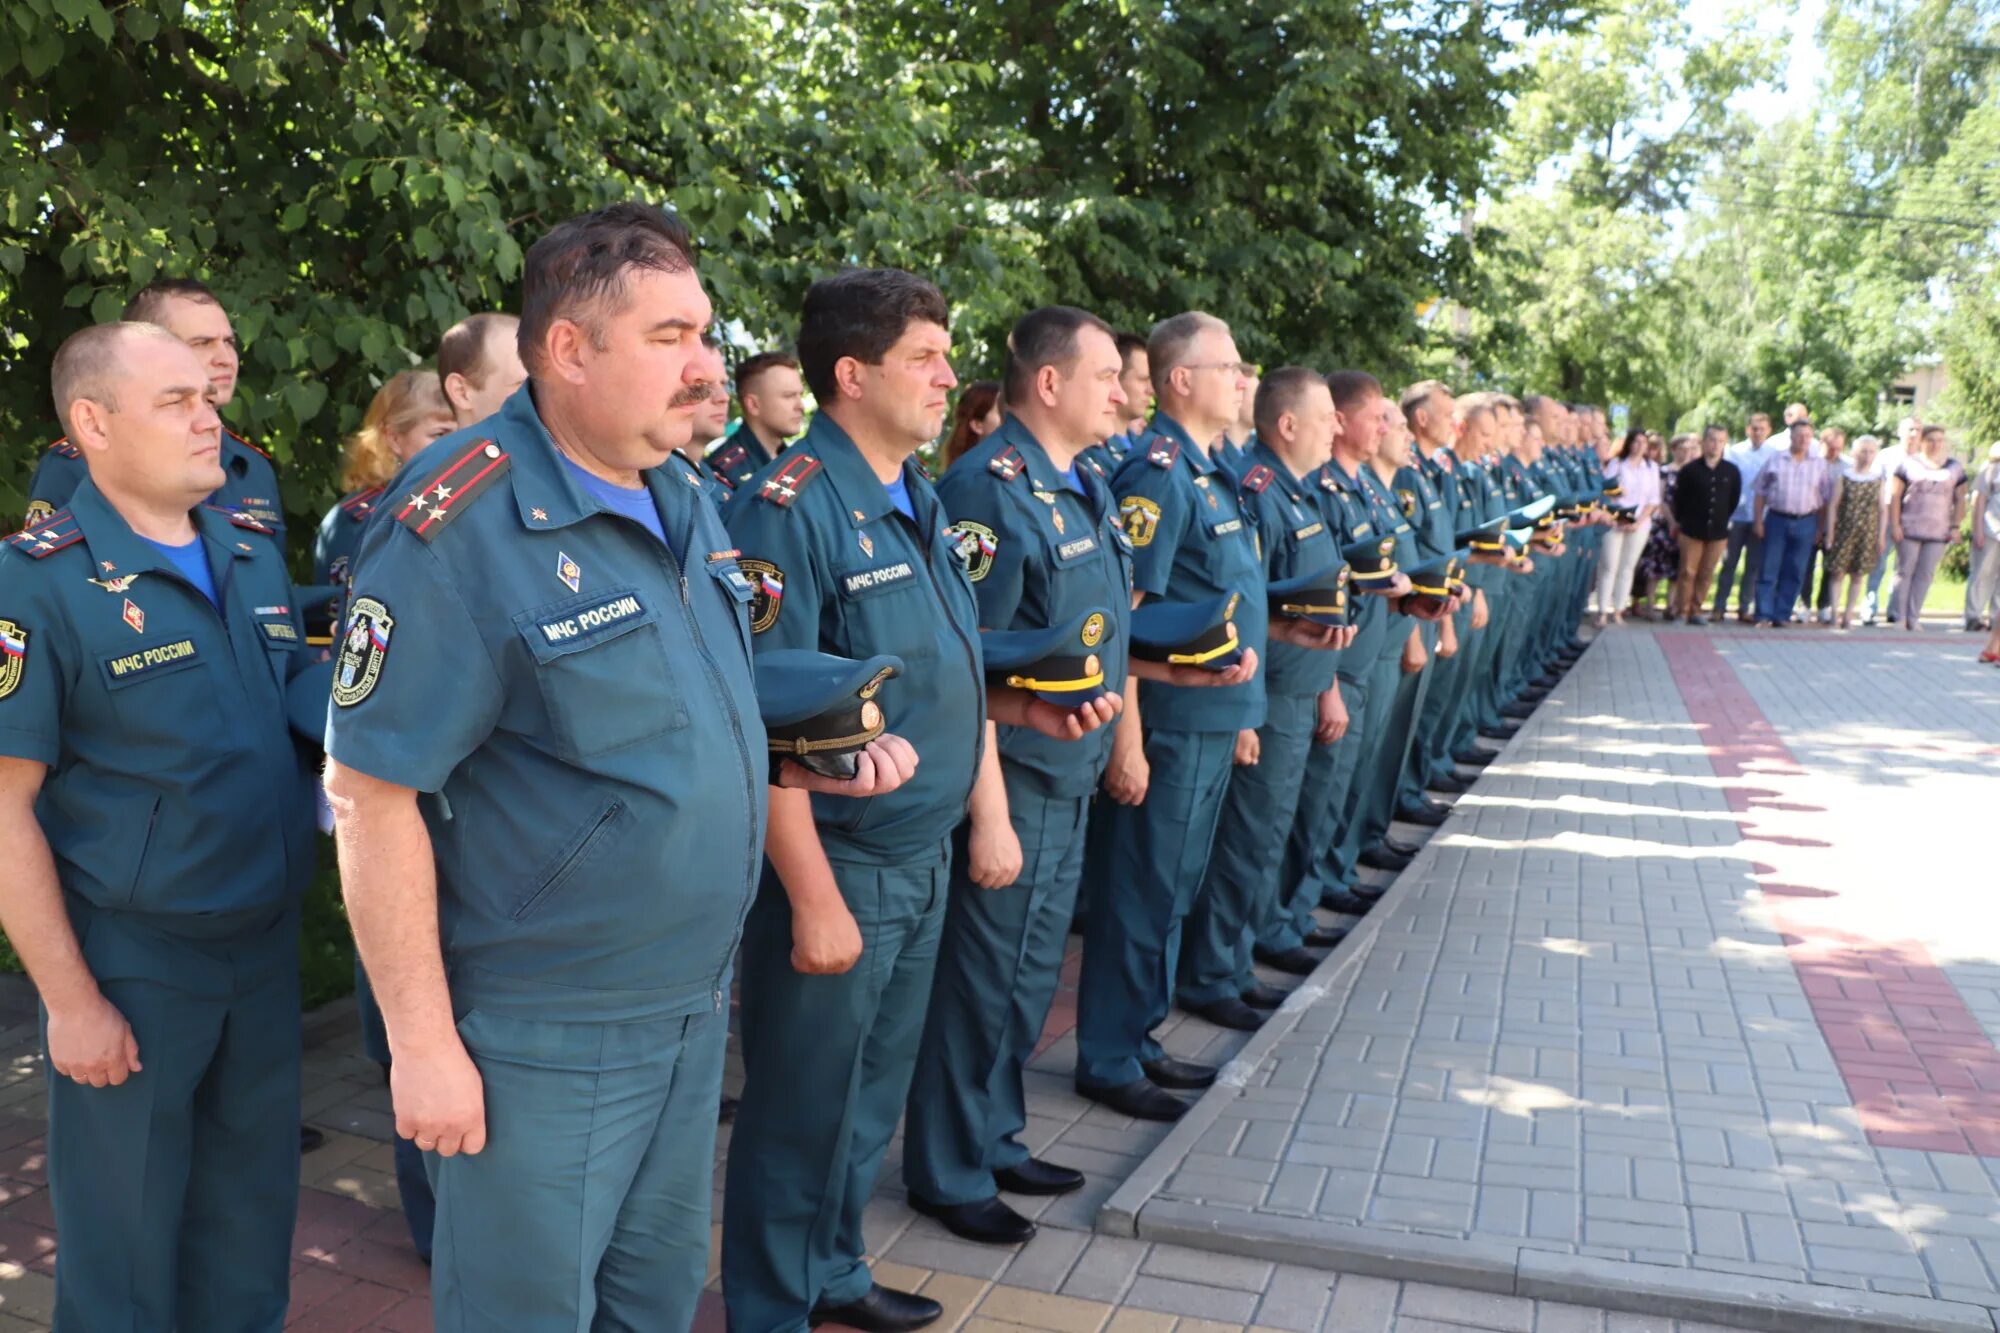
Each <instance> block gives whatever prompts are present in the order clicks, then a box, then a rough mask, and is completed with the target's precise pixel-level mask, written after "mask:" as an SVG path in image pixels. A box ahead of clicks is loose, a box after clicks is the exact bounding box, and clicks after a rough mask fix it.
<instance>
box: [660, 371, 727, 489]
mask: <svg viewBox="0 0 2000 1333" xmlns="http://www.w3.org/2000/svg"><path fill="white" fill-rule="evenodd" d="M701 344H702V351H703V353H704V354H705V355H706V356H707V358H708V370H709V374H710V375H712V376H713V377H714V379H713V381H712V382H711V385H710V388H709V391H708V397H706V398H704V399H702V401H701V402H699V403H697V404H695V409H694V422H693V431H692V433H691V434H690V435H689V437H688V442H687V443H686V444H684V445H682V446H681V447H680V448H678V449H676V450H674V456H673V457H672V458H671V459H669V460H668V463H669V464H670V465H671V466H672V468H673V470H674V472H676V473H677V474H679V476H680V477H681V479H682V480H683V481H685V482H687V483H688V484H689V485H690V486H693V487H695V488H696V489H697V490H699V491H700V492H701V493H702V494H703V495H705V496H707V497H708V502H709V503H710V504H712V505H714V506H715V507H716V510H717V511H718V512H720V510H721V509H722V507H723V506H724V505H726V504H728V503H729V497H730V496H731V495H734V494H735V493H736V483H735V482H733V481H731V480H730V479H729V478H728V477H726V476H724V475H723V474H722V473H720V472H717V471H716V470H715V469H714V468H713V467H711V466H709V462H708V457H707V454H708V447H709V446H710V445H711V444H714V443H715V442H716V441H717V440H719V439H721V438H722V432H723V431H724V430H725V429H727V428H728V426H729V391H728V390H727V389H725V388H724V387H723V383H722V377H723V375H724V373H725V372H724V371H723V368H722V349H721V345H720V344H719V343H718V342H717V341H716V339H715V337H714V336H713V335H712V334H703V335H702V340H701Z"/></svg>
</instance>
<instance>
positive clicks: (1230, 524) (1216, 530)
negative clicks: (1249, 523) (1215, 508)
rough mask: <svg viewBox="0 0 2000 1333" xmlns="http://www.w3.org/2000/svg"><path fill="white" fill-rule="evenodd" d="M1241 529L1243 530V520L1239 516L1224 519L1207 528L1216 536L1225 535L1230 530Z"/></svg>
mask: <svg viewBox="0 0 2000 1333" xmlns="http://www.w3.org/2000/svg"><path fill="white" fill-rule="evenodd" d="M1241 531H1243V520H1242V519H1240V518H1231V519H1225V520H1224V521H1222V522H1220V523H1218V524H1216V525H1215V526H1214V527H1212V528H1210V529H1209V532H1210V533H1211V534H1212V535H1214V536H1217V537H1227V536H1228V535H1229V534H1230V533H1232V532H1241Z"/></svg>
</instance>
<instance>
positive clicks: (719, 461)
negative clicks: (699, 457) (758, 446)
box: [708, 440, 750, 474]
mask: <svg viewBox="0 0 2000 1333" xmlns="http://www.w3.org/2000/svg"><path fill="white" fill-rule="evenodd" d="M749 461H750V451H749V450H748V449H745V448H744V447H743V444H742V441H740V440H732V441H730V442H729V443H728V444H725V445H723V446H722V448H720V449H717V450H716V451H715V457H713V458H711V459H709V460H708V465H709V466H710V467H712V468H714V469H715V470H716V471H717V472H720V473H725V474H726V473H728V472H730V471H733V470H734V469H736V468H739V467H742V466H743V465H744V464H745V463H747V462H749Z"/></svg>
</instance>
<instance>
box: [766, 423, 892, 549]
mask: <svg viewBox="0 0 2000 1333" xmlns="http://www.w3.org/2000/svg"><path fill="white" fill-rule="evenodd" d="M801 446H803V447H806V448H809V449H811V450H812V453H813V457H815V458H817V459H819V463H820V466H821V467H822V468H824V469H825V470H826V481H827V484H828V485H829V486H831V487H833V493H834V495H835V497H836V498H838V499H839V501H840V512H841V513H843V514H845V515H846V516H847V521H848V523H849V524H851V525H852V526H854V527H857V528H859V527H862V526H864V525H866V524H869V523H872V522H874V521H875V520H876V519H878V518H886V517H888V516H889V515H890V514H893V513H896V512H898V511H897V509H896V502H895V501H894V500H892V499H890V498H889V488H888V487H887V486H885V485H883V484H882V479H881V478H880V477H878V476H876V475H875V469H874V468H872V467H870V466H868V460H867V459H866V458H863V457H862V456H861V446H860V445H858V444H856V443H855V442H854V437H853V436H851V435H849V434H848V433H847V432H846V431H845V430H843V429H842V428H841V425H840V423H839V422H837V421H835V420H834V419H833V418H832V417H830V416H828V415H827V414H826V413H824V412H816V413H814V414H813V420H812V425H811V426H809V427H808V428H807V429H806V434H805V438H804V439H803V440H801V441H799V443H798V444H796V445H793V446H792V448H793V449H797V448H800V447H801ZM787 452H790V451H789V450H788V451H787ZM915 457H916V455H915V454H912V455H910V457H909V458H905V459H904V460H903V471H902V476H903V484H904V485H906V486H907V485H909V480H910V473H911V461H912V460H913V459H914V458H915Z"/></svg>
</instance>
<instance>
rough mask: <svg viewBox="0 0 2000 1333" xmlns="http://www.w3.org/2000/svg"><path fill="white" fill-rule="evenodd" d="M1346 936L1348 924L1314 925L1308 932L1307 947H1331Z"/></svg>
mask: <svg viewBox="0 0 2000 1333" xmlns="http://www.w3.org/2000/svg"><path fill="white" fill-rule="evenodd" d="M1346 938H1347V927H1346V926H1314V927H1313V928H1312V929H1311V930H1309V931H1307V932H1306V948H1308V949H1331V948H1333V947H1334V946H1336V945H1338V944H1339V943H1340V942H1341V941H1342V940H1344V939H1346Z"/></svg>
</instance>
